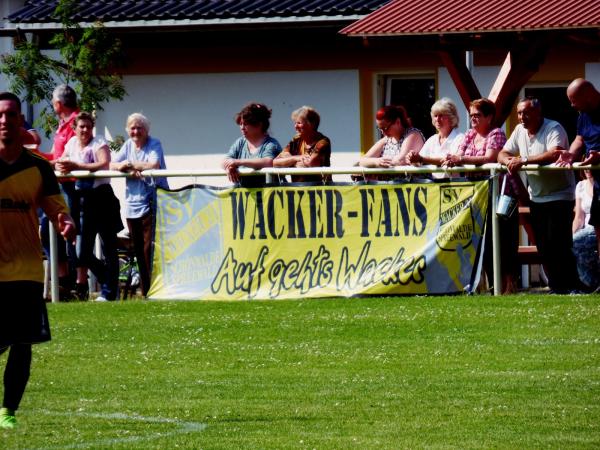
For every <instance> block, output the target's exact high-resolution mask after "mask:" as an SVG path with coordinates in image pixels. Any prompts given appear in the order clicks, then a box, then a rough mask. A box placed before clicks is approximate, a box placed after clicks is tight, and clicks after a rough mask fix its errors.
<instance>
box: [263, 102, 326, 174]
mask: <svg viewBox="0 0 600 450" xmlns="http://www.w3.org/2000/svg"><path fill="white" fill-rule="evenodd" d="M292 120H293V121H294V128H295V129H296V132H297V133H298V134H296V136H294V137H293V138H292V140H291V141H290V143H289V144H288V145H287V146H286V147H285V148H284V149H283V151H282V152H281V153H280V154H279V155H278V156H277V157H276V158H275V159H274V160H273V166H274V167H329V166H330V165H331V162H330V159H331V142H330V141H329V138H328V137H326V136H324V135H322V134H321V133H319V131H317V130H318V128H319V124H320V122H321V117H320V116H319V113H318V112H317V111H315V110H314V109H313V108H311V107H310V106H303V107H301V108H299V109H297V110H295V111H294V112H293V113H292ZM330 180H331V177H330V176H321V175H292V181H293V182H302V181H312V182H320V181H330Z"/></svg>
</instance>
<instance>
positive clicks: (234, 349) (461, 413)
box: [0, 295, 600, 449]
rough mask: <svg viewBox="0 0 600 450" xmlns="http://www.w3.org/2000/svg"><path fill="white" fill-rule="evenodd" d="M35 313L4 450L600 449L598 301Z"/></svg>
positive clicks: (193, 305)
mask: <svg viewBox="0 0 600 450" xmlns="http://www.w3.org/2000/svg"><path fill="white" fill-rule="evenodd" d="M49 312H50V319H51V324H52V331H53V341H52V342H50V343H48V344H43V345H39V346H36V347H35V348H34V367H33V371H32V377H31V380H30V384H29V387H28V390H27V392H26V394H25V398H24V400H23V403H22V405H21V409H20V410H19V411H18V415H17V417H18V420H19V426H18V428H17V429H15V430H10V431H0V446H1V447H2V448H3V449H21V448H27V449H42V448H43V449H69V448H85V449H103V448H111V449H175V448H181V449H199V448H205V449H284V448H292V449H313V448H316V449H347V448H356V449H368V448H373V449H375V448H376V449H380V448H389V449H395V448H425V447H426V448H461V449H463V448H464V449H468V448H473V449H481V448H507V449H515V448H523V449H531V448H599V447H600V296H581V297H558V296H534V295H523V296H509V297H500V298H493V297H412V298H371V299H335V300H299V301H259V302H235V303H234V302H221V303H219V302H142V301H128V302H123V303H110V304H108V303H101V304H95V303H65V304H58V305H49ZM5 360H6V356H2V358H1V360H0V361H1V362H2V367H3V366H4V363H5Z"/></svg>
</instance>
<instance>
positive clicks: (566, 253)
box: [498, 98, 582, 294]
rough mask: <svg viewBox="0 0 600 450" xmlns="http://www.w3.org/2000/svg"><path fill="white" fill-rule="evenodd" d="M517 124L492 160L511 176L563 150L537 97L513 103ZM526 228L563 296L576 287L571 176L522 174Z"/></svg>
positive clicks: (563, 138) (564, 143) (558, 131)
mask: <svg viewBox="0 0 600 450" xmlns="http://www.w3.org/2000/svg"><path fill="white" fill-rule="evenodd" d="M517 117H518V119H519V125H517V126H516V128H515V129H514V131H513V132H512V134H511V136H510V139H509V140H508V142H506V144H505V145H504V149H503V150H502V151H501V152H500V154H499V156H498V162H500V163H502V164H504V165H506V167H507V168H508V171H509V172H510V173H513V174H516V173H517V172H518V171H519V170H520V169H521V167H522V166H523V165H524V164H527V163H533V164H542V165H547V164H552V163H554V162H555V161H556V160H557V159H558V157H559V155H560V153H561V151H562V150H565V149H566V148H567V147H568V146H569V140H568V138H567V132H566V131H565V129H564V128H563V127H562V125H561V124H559V123H558V122H555V121H553V120H548V119H545V118H544V116H543V114H542V106H541V104H540V101H539V100H538V99H537V98H524V99H522V100H521V101H519V103H518V104H517ZM527 180H528V181H529V188H528V190H529V196H530V198H531V202H530V204H529V205H530V206H529V207H530V212H531V225H532V227H533V232H534V234H535V243H536V246H537V249H538V252H539V253H540V256H541V259H542V263H543V264H544V269H545V270H546V275H547V276H548V284H549V286H550V289H551V291H552V292H554V293H557V294H568V293H570V292H573V291H577V290H579V289H580V288H581V287H582V286H581V284H580V281H579V278H578V276H577V265H576V262H575V257H574V256H573V234H572V226H573V208H574V206H575V202H574V199H575V178H574V176H573V172H571V171H552V172H549V171H543V172H527Z"/></svg>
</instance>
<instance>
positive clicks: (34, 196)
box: [0, 92, 75, 428]
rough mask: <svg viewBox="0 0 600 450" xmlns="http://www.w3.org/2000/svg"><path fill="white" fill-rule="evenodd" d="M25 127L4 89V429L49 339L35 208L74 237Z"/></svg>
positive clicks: (0, 331) (0, 325)
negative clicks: (26, 140) (36, 350)
mask: <svg viewBox="0 0 600 450" xmlns="http://www.w3.org/2000/svg"><path fill="white" fill-rule="evenodd" d="M22 125H23V116H22V114H21V102H20V100H19V98H18V97H17V96H16V95H14V94H12V93H10V92H2V93H0V236H1V239H0V354H1V353H4V352H5V351H7V350H9V353H8V359H7V361H6V367H5V370H4V397H3V402H2V409H0V428H14V427H15V425H16V418H15V411H16V410H17V409H18V407H19V403H20V402H21V399H22V397H23V393H24V392H25V387H26V385H27V381H28V380H29V373H30V368H31V355H32V353H31V346H32V344H35V343H39V342H45V341H49V340H50V327H49V324H48V313H47V311H46V303H45V302H44V299H43V279H44V270H43V265H42V252H41V244H40V239H39V232H38V228H39V223H38V215H37V208H38V207H41V208H42V209H43V210H44V212H45V213H46V214H47V215H48V217H49V218H50V219H51V220H52V222H53V223H54V225H55V226H56V228H57V229H58V230H59V231H60V233H61V234H62V235H63V236H64V237H65V238H67V239H70V240H72V239H74V238H75V224H74V223H73V220H72V219H71V217H70V215H69V214H68V208H67V206H66V204H65V202H64V200H63V197H62V195H61V194H60V190H59V188H58V182H57V180H56V176H55V175H54V172H53V170H52V168H51V166H50V164H49V163H48V162H47V161H46V160H45V159H44V158H42V157H41V156H39V155H36V154H34V153H31V152H30V151H28V150H26V149H25V148H23V142H22V134H21V127H22Z"/></svg>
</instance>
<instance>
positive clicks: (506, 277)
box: [442, 98, 519, 294]
mask: <svg viewBox="0 0 600 450" xmlns="http://www.w3.org/2000/svg"><path fill="white" fill-rule="evenodd" d="M495 115H496V106H495V105H494V102H492V101H491V100H489V99H487V98H480V99H477V100H473V101H472V102H471V104H470V105H469V117H470V119H471V129H470V130H469V131H467V133H466V134H465V138H464V139H463V141H462V143H461V144H460V145H459V147H458V152H457V153H455V154H448V155H446V157H445V158H444V161H443V162H442V165H445V166H448V167H453V166H460V165H464V164H474V165H482V164H486V163H491V162H496V161H497V159H498V153H499V152H500V150H502V148H503V147H504V144H505V143H506V135H505V134H504V131H502V130H501V129H500V128H492V123H493V121H494V116H495ZM485 175H486V176H487V173H485ZM509 184H510V183H509ZM492 201H496V199H492ZM488 211H491V208H488ZM518 230H519V218H518V216H517V215H516V214H513V215H512V216H511V217H510V218H509V219H508V220H506V221H502V222H500V239H501V241H502V246H501V252H500V253H501V255H500V260H501V266H502V289H501V291H502V292H503V293H505V294H509V293H513V292H514V291H515V289H516V287H515V278H516V276H517V268H518V267H517V264H516V261H517V257H518V249H519V236H518ZM485 239H486V241H485V251H484V254H483V267H484V270H485V272H486V274H487V278H488V282H489V284H490V285H491V284H492V283H493V280H494V273H493V259H492V215H491V212H489V213H488V216H487V224H486V231H485Z"/></svg>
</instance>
